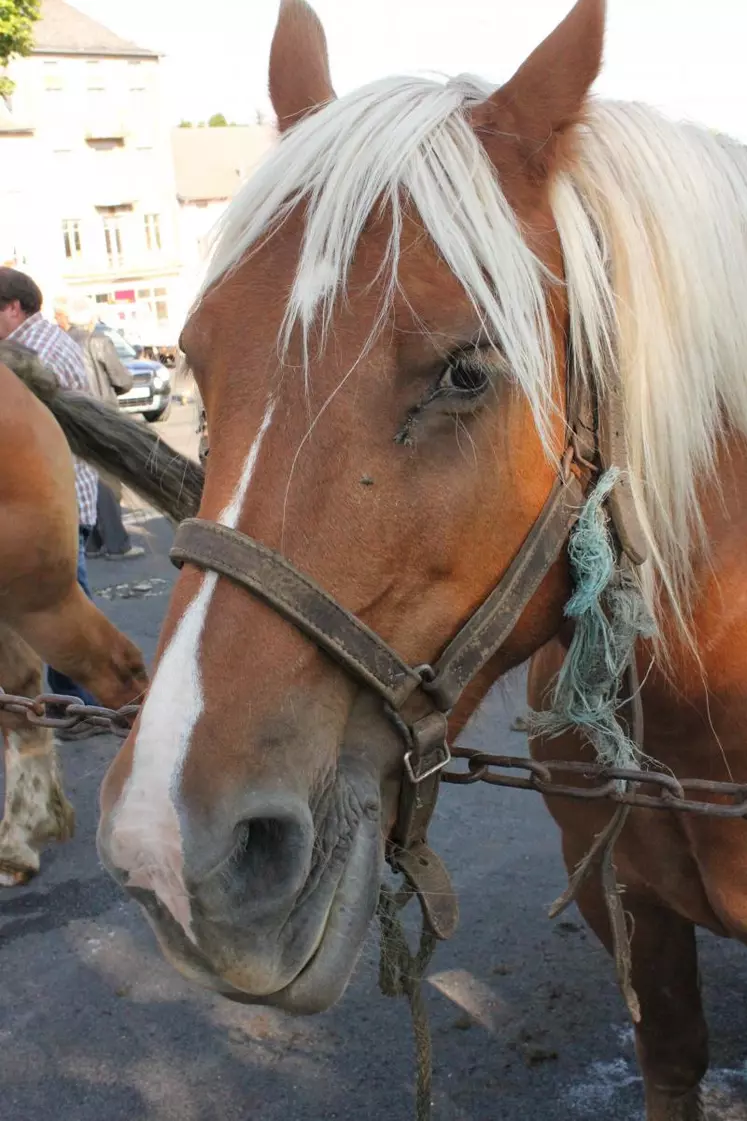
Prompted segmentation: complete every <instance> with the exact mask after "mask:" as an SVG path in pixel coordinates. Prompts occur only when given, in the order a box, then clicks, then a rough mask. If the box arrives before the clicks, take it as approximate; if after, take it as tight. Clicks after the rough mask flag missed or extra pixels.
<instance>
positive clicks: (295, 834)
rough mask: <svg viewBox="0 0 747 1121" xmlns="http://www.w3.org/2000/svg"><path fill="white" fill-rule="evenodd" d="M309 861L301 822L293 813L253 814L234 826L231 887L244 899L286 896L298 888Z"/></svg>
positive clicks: (305, 832)
mask: <svg viewBox="0 0 747 1121" xmlns="http://www.w3.org/2000/svg"><path fill="white" fill-rule="evenodd" d="M308 864H309V837H308V829H307V828H306V826H305V823H304V822H302V821H298V820H295V819H294V818H292V817H253V818H249V819H247V820H245V821H242V822H241V823H240V824H239V825H238V826H237V829H236V845H235V848H234V851H233V853H232V855H231V858H230V869H231V879H232V881H233V884H234V890H237V889H238V893H239V894H240V895H241V896H243V898H244V899H245V900H246V901H250V900H251V901H256V900H257V898H258V897H259V898H260V899H264V900H268V899H270V898H275V899H277V897H278V896H285V897H288V896H289V895H291V894H293V893H294V892H295V891H297V890H300V887H301V886H302V884H303V883H304V881H305V878H306V873H307V870H308Z"/></svg>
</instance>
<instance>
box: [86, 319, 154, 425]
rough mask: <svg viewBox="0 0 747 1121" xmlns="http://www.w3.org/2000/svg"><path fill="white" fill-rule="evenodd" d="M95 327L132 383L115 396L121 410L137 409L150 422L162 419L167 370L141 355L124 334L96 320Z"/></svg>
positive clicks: (125, 411)
mask: <svg viewBox="0 0 747 1121" xmlns="http://www.w3.org/2000/svg"><path fill="white" fill-rule="evenodd" d="M95 329H96V331H98V332H100V333H101V334H104V335H108V336H109V338H110V339H111V341H112V342H113V344H114V349H115V350H116V352H117V354H118V355H119V358H120V361H121V362H122V364H123V365H125V366H126V367H127V369H128V370H129V371H130V373H131V374H132V381H133V386H132V389H130V390H128V392H127V393H123V394H121V396H120V397H118V398H117V404H118V405H119V407H120V409H121V410H122V412H124V413H140V414H141V415H142V416H144V417H145V419H146V420H147V421H149V422H150V423H151V424H155V423H156V422H157V421H159V420H166V418H167V416H168V415H169V412H170V411H171V374H170V372H169V370H168V369H167V368H166V367H165V366H164V365H163V363H161V362H154V361H153V360H152V359H151V358H142V357H141V354H142V348H141V347H135V346H132V345H131V344H130V343H128V342H127V339H126V338H125V337H124V335H121V334H120V333H119V331H115V330H114V328H113V327H107V325H106V324H105V323H98V324H97V325H96V328H95Z"/></svg>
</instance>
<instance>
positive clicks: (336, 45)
mask: <svg viewBox="0 0 747 1121" xmlns="http://www.w3.org/2000/svg"><path fill="white" fill-rule="evenodd" d="M73 3H74V5H75V6H76V7H78V8H79V9H81V10H82V11H85V12H86V13H87V14H88V15H90V16H93V17H94V19H97V20H99V21H100V22H101V23H104V24H106V25H107V26H108V27H110V28H111V29H112V30H113V31H116V32H118V33H119V34H120V35H123V36H125V37H126V38H129V39H132V40H134V41H135V42H137V43H138V44H139V45H141V46H146V47H150V48H152V49H154V50H159V51H162V52H163V53H164V55H165V58H164V60H163V71H164V73H163V79H164V83H163V84H164V93H165V99H166V108H167V112H168V115H169V119H170V120H171V121H172V122H173V123H177V122H178V121H179V120H181V119H183V118H184V119H187V120H195V121H199V120H205V119H206V118H207V117H208V116H210V115H211V114H212V113H215V112H220V113H224V114H225V115H226V117H228V118H229V119H230V120H235V121H237V122H239V123H247V122H251V121H252V120H253V119H254V118H255V112H256V110H257V109H259V110H262V111H265V112H267V111H268V110H269V103H268V100H267V94H266V84H267V59H268V55H269V49H270V41H271V38H272V32H273V28H274V24H275V18H276V15H277V9H278V0H200V3H199V4H198V3H196V2H195V0H192V2H190V0H73ZM314 6H315V8H316V11H317V13H318V15H319V16H320V18H321V20H322V22H323V24H324V27H325V30H326V33H327V40H328V43H329V50H330V60H331V67H332V78H333V82H334V85H335V88H336V90H337V92H338V93H341V94H342V93H346V92H348V91H349V90H351V89H354V88H355V87H356V86H359V85H361V84H363V83H364V82H366V81H369V80H372V79H374V78H380V77H384V76H386V75H390V74H395V73H431V74H432V73H442V74H449V75H453V74H458V73H464V72H470V73H473V74H479V75H481V76H483V77H485V78H488V79H492V80H494V81H495V82H496V84H498V83H499V82H501V81H504V80H505V79H506V78H508V77H509V76H510V74H511V73H512V72H513V70H515V69H516V67H517V66H518V65H519V64H520V63H521V62H522V61H523V59H524V58H525V57H526V55H527V54H528V53H529V52H530V51H531V50H532V48H533V47H534V46H535V45H536V44H537V43H539V42H540V41H541V39H543V38H544V36H545V35H546V34H547V33H548V32H549V31H550V30H551V29H552V28H553V26H554V25H555V24H556V23H558V22H559V21H560V20H561V19H562V18H563V16H564V15H565V14H566V12H567V11H568V10H569V9H570V7H571V3H570V0H316V2H315V4H314ZM608 12H609V16H608V29H607V46H606V60H605V66H604V70H603V72H602V75H601V77H600V79H599V82H598V84H597V87H596V89H597V91H598V92H599V93H600V94H601V95H603V96H607V97H619V98H623V99H626V100H636V101H646V102H648V103H649V104H652V105H655V106H657V107H658V108H660V109H662V110H663V111H664V112H666V113H668V114H669V115H670V116H673V117H677V118H687V119H690V120H694V121H699V122H701V123H703V124H707V125H710V126H711V127H713V128H719V129H722V130H723V131H725V132H730V133H732V134H733V135H735V136H737V137H739V138H740V139H742V140H745V141H747V65H746V64H745V57H746V56H745V43H747V3H746V2H745V0H608Z"/></svg>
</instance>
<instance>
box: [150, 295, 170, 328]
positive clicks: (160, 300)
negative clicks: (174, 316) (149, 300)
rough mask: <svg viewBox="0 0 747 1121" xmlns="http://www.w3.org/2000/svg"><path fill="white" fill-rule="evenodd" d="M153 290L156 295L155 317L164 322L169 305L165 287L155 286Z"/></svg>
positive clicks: (167, 315) (167, 314)
mask: <svg viewBox="0 0 747 1121" xmlns="http://www.w3.org/2000/svg"><path fill="white" fill-rule="evenodd" d="M153 291H154V295H155V297H156V319H157V320H158V322H159V323H165V322H166V320H167V319H168V317H169V305H168V303H167V301H166V289H165V288H155V289H154V290H153Z"/></svg>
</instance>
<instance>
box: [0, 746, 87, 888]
mask: <svg viewBox="0 0 747 1121" xmlns="http://www.w3.org/2000/svg"><path fill="white" fill-rule="evenodd" d="M74 828H75V813H74V811H73V808H72V806H71V805H70V803H69V802H68V801H67V799H66V797H65V795H64V793H63V790H62V786H61V784H60V777H59V770H58V765H57V745H56V743H55V739H54V735H53V733H52V730H51V729H50V728H35V727H31V726H29V727H28V728H15V729H12V730H10V729H6V731H5V813H4V816H3V820H2V822H0V887H15V886H16V885H17V884H23V883H25V882H26V881H27V880H29V879H30V878H31V876H33V875H34V874H35V873H36V872H38V871H39V852H40V851H41V849H42V848H43V847H44V845H45V844H48V843H49V842H50V841H67V840H68V839H69V838H70V837H72V835H73V831H74Z"/></svg>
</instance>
